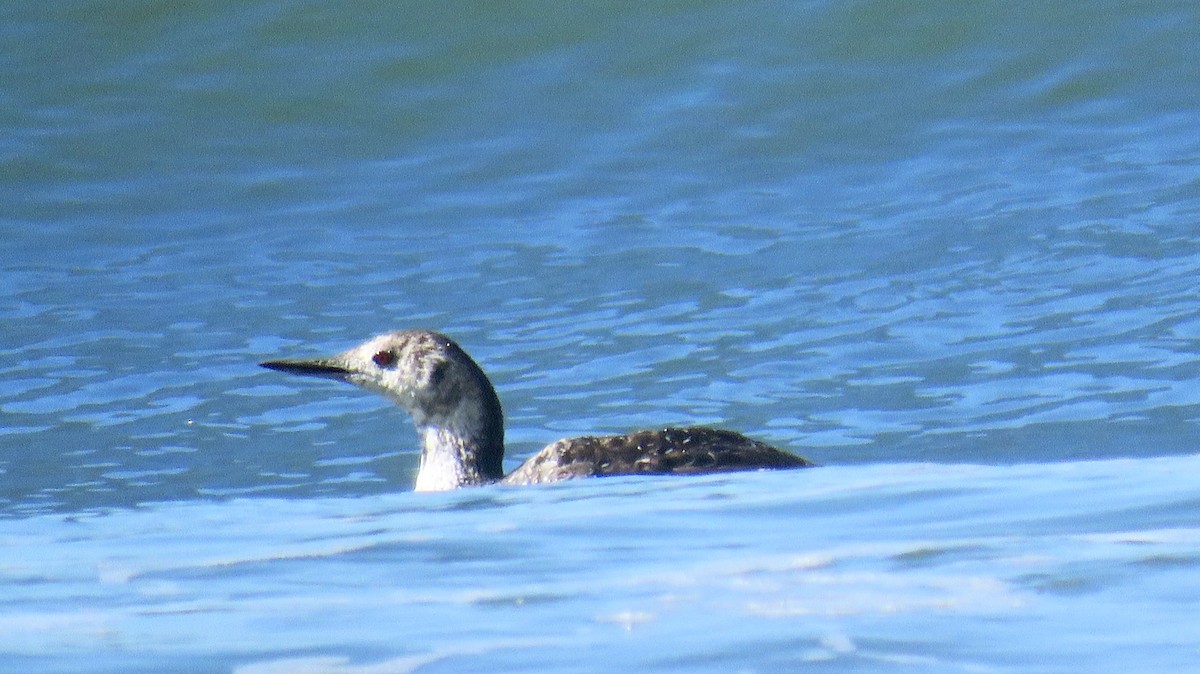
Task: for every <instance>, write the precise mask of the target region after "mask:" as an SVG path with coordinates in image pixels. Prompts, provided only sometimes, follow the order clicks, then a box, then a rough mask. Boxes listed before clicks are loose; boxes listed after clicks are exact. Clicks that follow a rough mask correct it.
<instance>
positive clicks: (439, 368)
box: [259, 330, 815, 492]
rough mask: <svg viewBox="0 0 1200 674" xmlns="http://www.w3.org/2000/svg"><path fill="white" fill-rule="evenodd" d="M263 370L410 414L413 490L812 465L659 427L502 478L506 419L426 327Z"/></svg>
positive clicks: (757, 446)
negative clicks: (327, 382)
mask: <svg viewBox="0 0 1200 674" xmlns="http://www.w3.org/2000/svg"><path fill="white" fill-rule="evenodd" d="M259 365H261V366H262V367H265V368H268V369H271V370H277V371H281V372H287V373H291V374H297V375H306V376H312V377H323V378H327V379H335V380H338V381H343V382H348V383H351V384H355V385H357V386H359V387H361V388H363V389H367V390H370V391H374V392H377V393H381V394H383V395H384V396H385V397H387V398H390V399H391V400H392V401H394V402H395V403H396V404H398V405H399V406H400V407H401V408H403V409H404V410H405V411H407V412H408V414H409V416H410V417H411V418H412V421H413V424H414V425H415V426H416V428H417V435H418V437H419V439H420V443H421V458H420V465H419V468H418V471H417V478H416V483H415V485H414V490H415V491H418V492H433V491H449V490H453V489H458V488H462V487H472V486H479V485H486V484H495V483H499V484H503V485H530V484H540V483H547V482H559V481H562V480H570V479H575V478H583V477H603V476H615V475H648V474H649V475H668V474H674V475H686V474H704V473H720V472H729V471H739V470H764V469H785V468H806V467H809V466H813V465H815V464H813V463H812V462H811V461H809V460H808V459H805V458H803V457H800V456H797V455H795V454H792V453H789V452H785V451H783V450H780V449H777V448H775V447H772V446H771V445H768V444H766V443H764V442H759V441H757V440H752V439H750V438H748V437H746V436H744V435H742V434H740V433H736V432H733V431H728V430H722V429H716V428H707V427H687V428H663V429H658V430H642V431H636V432H633V433H629V434H626V435H607V436H583V437H576V438H564V439H562V440H558V441H555V442H553V443H551V444H549V445H547V446H546V447H545V448H544V449H542V450H541V451H539V452H538V453H536V454H534V455H533V456H531V457H530V458H529V459H527V460H526V461H525V462H524V463H522V464H521V465H520V466H518V467H517V468H516V469H515V470H513V471H512V472H510V473H508V474H507V475H506V474H505V472H504V468H503V460H504V413H503V409H502V408H501V406H500V398H499V396H497V394H496V389H495V388H494V387H493V386H492V383H491V381H490V380H489V379H488V377H487V375H486V374H484V372H483V369H482V368H481V367H480V366H479V364H478V363H476V362H475V361H474V360H473V359H472V358H471V357H470V356H469V355H467V352H466V351H464V350H463V348H462V347H461V346H459V345H458V343H457V342H455V341H454V340H453V339H451V338H449V337H447V336H446V335H444V334H441V333H439V332H434V331H430V330H398V331H393V332H387V333H384V334H381V335H376V336H375V337H372V338H370V339H368V340H367V341H365V342H363V343H361V344H359V345H358V346H355V347H352V348H350V349H349V350H347V351H344V352H342V353H339V354H337V355H334V356H329V357H323V358H307V359H285V360H268V361H263V362H261V363H259Z"/></svg>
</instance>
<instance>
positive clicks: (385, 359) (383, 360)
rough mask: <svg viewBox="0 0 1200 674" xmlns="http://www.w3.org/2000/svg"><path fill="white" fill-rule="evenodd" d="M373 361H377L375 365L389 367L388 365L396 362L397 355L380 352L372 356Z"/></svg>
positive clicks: (389, 352)
mask: <svg viewBox="0 0 1200 674" xmlns="http://www.w3.org/2000/svg"><path fill="white" fill-rule="evenodd" d="M371 360H373V361H375V364H376V365H378V366H379V367H387V366H388V365H391V364H392V363H394V362H396V354H394V353H392V352H391V351H380V352H379V353H377V354H375V355H374V356H371Z"/></svg>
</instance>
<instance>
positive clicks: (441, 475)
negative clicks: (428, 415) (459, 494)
mask: <svg viewBox="0 0 1200 674" xmlns="http://www.w3.org/2000/svg"><path fill="white" fill-rule="evenodd" d="M419 434H420V436H421V465H420V469H419V470H418V472H417V481H416V485H415V490H416V491H448V490H451V489H458V488H459V487H468V486H475V485H481V484H488V483H490V482H495V481H497V480H499V479H500V478H502V477H504V469H503V467H502V461H503V459H504V436H503V431H501V432H500V435H498V436H497V435H494V434H492V435H490V436H489V435H488V434H486V433H484V434H467V433H463V432H461V431H458V430H456V429H454V428H452V427H449V426H426V427H424V428H421V429H419Z"/></svg>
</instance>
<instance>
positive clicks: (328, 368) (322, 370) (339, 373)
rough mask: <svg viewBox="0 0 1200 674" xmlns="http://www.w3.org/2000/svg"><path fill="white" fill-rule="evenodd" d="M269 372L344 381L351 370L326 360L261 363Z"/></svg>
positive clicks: (270, 361) (269, 361)
mask: <svg viewBox="0 0 1200 674" xmlns="http://www.w3.org/2000/svg"><path fill="white" fill-rule="evenodd" d="M259 365H261V366H262V367H265V368H267V369H268V370H279V371H280V372H287V373H289V374H302V375H306V376H309V377H324V378H326V379H338V380H343V379H345V378H346V376H347V375H349V374H350V370H347V369H346V368H345V367H343V366H341V365H339V364H337V363H335V362H333V361H331V360H326V359H316V360H268V361H264V362H261V363H259Z"/></svg>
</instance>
